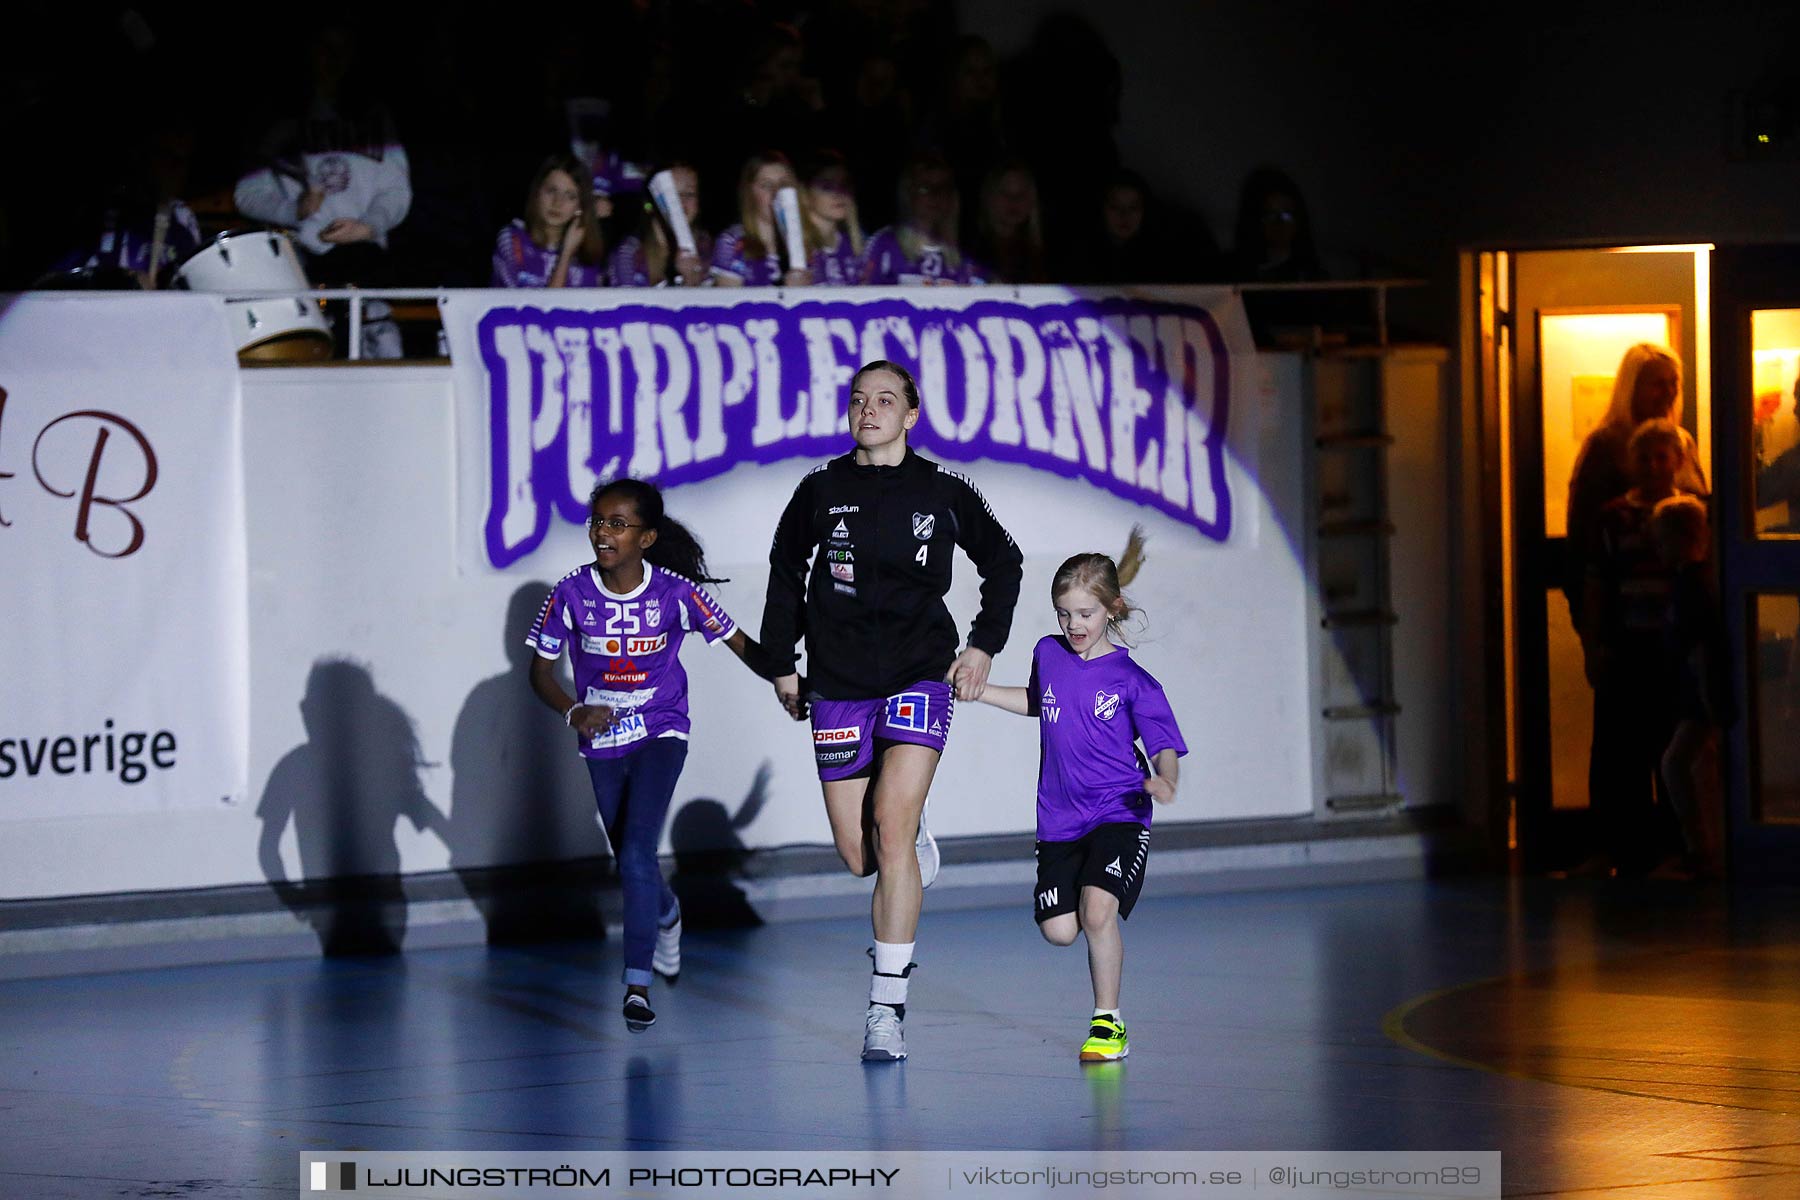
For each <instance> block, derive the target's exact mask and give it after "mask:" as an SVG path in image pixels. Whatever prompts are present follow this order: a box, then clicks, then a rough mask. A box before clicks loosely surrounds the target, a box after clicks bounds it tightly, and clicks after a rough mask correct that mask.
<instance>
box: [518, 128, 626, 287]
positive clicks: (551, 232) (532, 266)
mask: <svg viewBox="0 0 1800 1200" xmlns="http://www.w3.org/2000/svg"><path fill="white" fill-rule="evenodd" d="M587 179H588V172H587V170H586V167H585V164H583V163H582V162H581V161H580V160H578V159H576V158H575V156H574V155H571V154H558V155H553V156H551V157H550V158H547V159H545V160H544V162H543V165H542V166H540V167H538V170H537V175H536V177H535V178H533V179H532V181H531V187H530V189H529V190H528V191H527V192H526V193H525V216H524V217H523V218H519V219H515V220H514V221H513V222H512V224H510V225H508V226H507V227H506V228H504V229H502V230H501V231H500V237H499V239H498V240H497V241H496V242H495V244H494V274H493V279H492V285H493V286H494V287H534V288H536V287H552V288H559V287H579V288H588V287H600V286H601V285H602V284H603V283H604V282H605V279H604V267H605V245H604V243H603V242H602V241H601V238H600V225H599V222H598V221H597V220H596V219H595V212H594V197H593V193H592V192H591V191H590V190H589V188H588V182H587Z"/></svg>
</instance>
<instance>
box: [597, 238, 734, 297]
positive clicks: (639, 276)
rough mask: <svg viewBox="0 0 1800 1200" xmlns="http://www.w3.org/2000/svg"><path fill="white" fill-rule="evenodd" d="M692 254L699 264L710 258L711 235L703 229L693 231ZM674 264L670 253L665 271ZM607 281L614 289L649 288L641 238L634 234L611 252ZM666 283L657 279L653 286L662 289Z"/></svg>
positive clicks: (648, 257)
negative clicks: (696, 256) (695, 256)
mask: <svg viewBox="0 0 1800 1200" xmlns="http://www.w3.org/2000/svg"><path fill="white" fill-rule="evenodd" d="M694 252H695V253H696V254H698V255H699V257H700V261H701V262H707V261H709V260H710V259H711V258H712V234H710V233H708V232H706V230H704V229H696V230H694ZM674 263H675V255H674V253H673V252H671V253H670V255H669V267H668V268H666V269H669V270H672V269H673V268H674ZM607 281H608V282H609V283H611V284H612V285H613V286H614V287H650V286H651V282H652V281H651V279H650V256H649V255H648V254H646V253H645V252H644V239H643V238H641V237H639V236H638V235H637V234H635V233H634V234H632V235H631V236H630V237H628V238H626V239H625V240H624V241H622V242H620V243H619V248H618V249H617V250H615V251H613V256H612V262H611V264H609V269H608V270H607ZM666 283H668V280H666V279H658V280H656V281H655V286H657V287H662V286H664V285H665V284H666Z"/></svg>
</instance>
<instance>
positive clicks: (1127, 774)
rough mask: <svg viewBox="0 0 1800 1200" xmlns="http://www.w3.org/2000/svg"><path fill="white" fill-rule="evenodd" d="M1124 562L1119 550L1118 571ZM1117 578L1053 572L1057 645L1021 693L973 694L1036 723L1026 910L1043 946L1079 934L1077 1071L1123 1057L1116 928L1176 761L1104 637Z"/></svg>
mask: <svg viewBox="0 0 1800 1200" xmlns="http://www.w3.org/2000/svg"><path fill="white" fill-rule="evenodd" d="M1136 540H1137V535H1136V534H1135V533H1134V534H1133V543H1134V545H1135V544H1136ZM1136 557H1137V556H1136V554H1134V553H1133V552H1132V551H1130V550H1128V551H1127V553H1126V560H1127V562H1130V561H1132V560H1133V559H1134V558H1136ZM1119 575H1120V572H1119V568H1118V566H1117V565H1116V564H1115V563H1114V562H1113V560H1112V559H1110V558H1108V557H1107V556H1106V555H1104V554H1077V555H1075V556H1074V557H1073V558H1071V559H1069V560H1068V561H1066V562H1064V563H1063V565H1062V566H1061V567H1058V568H1057V571H1056V576H1055V578H1054V579H1053V580H1052V582H1051V585H1050V597H1051V601H1052V602H1053V603H1054V604H1055V606H1056V622H1057V624H1058V625H1059V626H1061V627H1062V636H1061V637H1046V638H1043V639H1041V640H1040V641H1039V642H1038V644H1037V646H1036V647H1035V648H1034V649H1033V650H1032V660H1031V684H1030V686H1029V687H1022V688H1020V687H997V686H995V685H993V684H989V685H988V686H987V687H986V689H985V690H983V692H982V694H981V699H982V701H983V702H985V703H987V704H992V705H993V706H994V707H996V708H1003V709H1005V710H1006V711H1007V712H1011V713H1018V714H1019V715H1020V716H1033V717H1036V718H1037V719H1038V737H1039V741H1040V743H1041V746H1042V759H1041V764H1042V765H1041V766H1040V767H1039V770H1038V792H1037V887H1036V889H1035V891H1034V905H1033V907H1034V911H1035V915H1036V917H1037V923H1038V929H1039V931H1040V932H1042V933H1043V935H1044V940H1045V941H1047V942H1050V943H1051V944H1052V945H1057V946H1068V945H1072V944H1073V943H1074V941H1075V935H1076V934H1077V933H1085V934H1087V941H1088V971H1089V974H1091V975H1092V977H1093V983H1094V1017H1093V1021H1092V1023H1091V1024H1090V1026H1089V1028H1088V1036H1087V1040H1086V1041H1085V1042H1083V1043H1082V1044H1081V1061H1083V1062H1109V1061H1112V1060H1114V1059H1120V1058H1124V1057H1125V1055H1126V1054H1127V1053H1129V1044H1128V1043H1127V1041H1126V1038H1125V1021H1124V1019H1123V1018H1122V1017H1121V1016H1120V1013H1119V980H1120V976H1121V974H1122V973H1123V970H1124V964H1125V943H1124V941H1123V939H1122V938H1121V937H1120V933H1119V922H1120V921H1122V920H1124V919H1125V918H1127V917H1129V916H1130V915H1131V909H1132V906H1133V905H1135V904H1136V903H1137V898H1138V892H1139V891H1140V890H1141V889H1142V888H1143V886H1144V868H1145V865H1146V863H1147V862H1148V859H1149V855H1150V802H1151V801H1152V800H1156V801H1159V802H1161V803H1163V804H1167V803H1169V802H1170V801H1172V800H1174V799H1175V785H1176V780H1177V778H1178V776H1179V767H1178V765H1177V761H1176V760H1177V759H1179V758H1180V756H1181V755H1183V754H1186V753H1187V744H1186V743H1185V742H1183V741H1182V739H1181V730H1180V728H1178V727H1177V725H1176V723H1175V714H1174V713H1173V712H1172V711H1170V709H1169V699H1168V697H1167V696H1165V695H1164V694H1163V690H1162V685H1161V684H1160V683H1158V682H1157V681H1156V679H1155V677H1154V676H1152V675H1151V674H1150V672H1148V671H1146V670H1144V668H1143V667H1141V666H1139V665H1138V663H1137V662H1136V661H1135V660H1134V659H1133V658H1132V657H1131V652H1130V651H1129V650H1128V649H1126V648H1125V647H1124V646H1121V645H1115V644H1114V643H1113V641H1112V638H1111V636H1109V635H1111V634H1113V633H1116V632H1117V631H1118V628H1119V626H1120V624H1121V623H1122V622H1123V621H1124V620H1125V618H1126V617H1128V616H1130V614H1131V612H1132V608H1131V605H1130V604H1129V603H1128V602H1127V601H1126V599H1125V597H1124V596H1123V595H1122V594H1121V592H1120V586H1119ZM1128 576H1129V573H1128ZM1139 741H1142V742H1143V744H1144V748H1143V751H1141V752H1140V751H1139V750H1138V747H1137V743H1138V742H1139ZM1151 764H1154V773H1152V770H1151Z"/></svg>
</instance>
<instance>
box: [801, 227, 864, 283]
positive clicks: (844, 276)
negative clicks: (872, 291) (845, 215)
mask: <svg viewBox="0 0 1800 1200" xmlns="http://www.w3.org/2000/svg"><path fill="white" fill-rule="evenodd" d="M812 276H813V282H814V283H816V284H820V285H821V286H824V287H853V286H855V285H856V284H859V283H861V282H862V281H863V258H862V255H860V254H858V253H857V252H856V251H855V250H854V249H852V248H851V246H850V235H849V234H848V233H846V232H845V231H844V230H842V229H840V230H838V231H837V241H836V243H834V244H833V245H832V246H830V247H828V248H823V249H819V250H815V251H813V256H812Z"/></svg>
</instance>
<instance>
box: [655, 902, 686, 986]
mask: <svg viewBox="0 0 1800 1200" xmlns="http://www.w3.org/2000/svg"><path fill="white" fill-rule="evenodd" d="M650 965H651V967H653V968H655V970H656V973H657V974H658V975H661V976H662V977H663V978H664V979H667V980H669V981H670V982H671V983H673V982H674V981H675V977H676V976H677V975H679V974H681V906H680V905H679V904H678V905H676V906H675V920H674V921H672V922H671V923H669V924H667V925H658V926H657V927H656V952H655V953H654V954H653V955H651V957H650Z"/></svg>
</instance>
